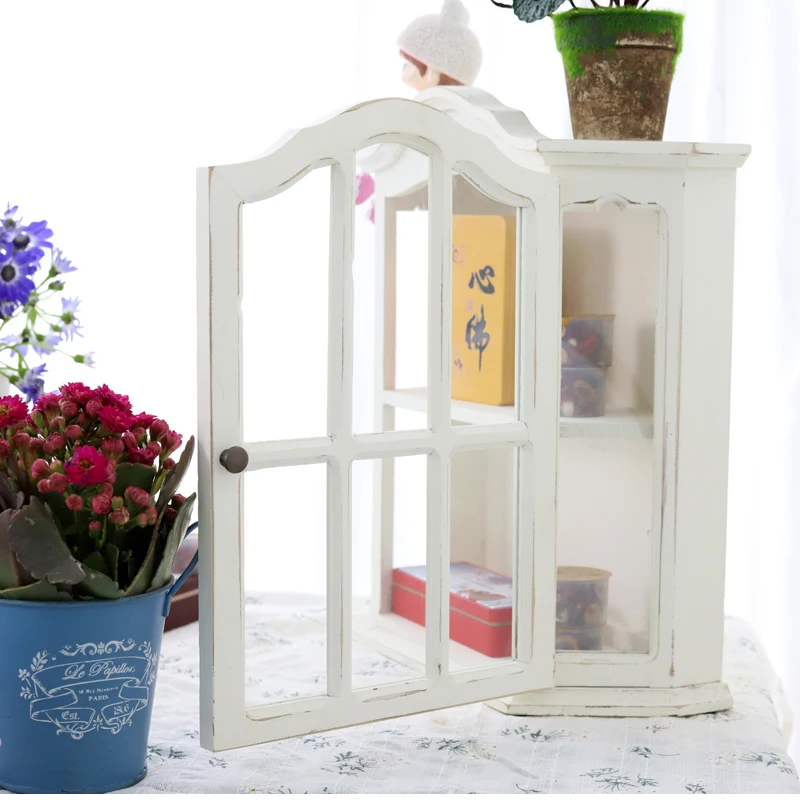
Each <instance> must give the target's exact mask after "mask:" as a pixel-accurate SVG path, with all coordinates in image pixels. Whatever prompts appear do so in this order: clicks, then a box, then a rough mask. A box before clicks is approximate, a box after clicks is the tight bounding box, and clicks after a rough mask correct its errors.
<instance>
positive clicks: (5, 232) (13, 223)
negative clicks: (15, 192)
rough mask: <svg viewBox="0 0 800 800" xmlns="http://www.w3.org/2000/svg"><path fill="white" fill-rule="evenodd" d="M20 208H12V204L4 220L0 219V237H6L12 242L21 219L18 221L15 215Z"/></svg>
mask: <svg viewBox="0 0 800 800" xmlns="http://www.w3.org/2000/svg"><path fill="white" fill-rule="evenodd" d="M18 209H19V206H12V205H11V204H10V203H9V205H8V207H7V208H6V213H5V214H3V218H2V219H0V236H3V237H6V238H8V239H9V241H10V240H11V238H13V233H12V231H14V230H15V229H16V228H17V227H18V226H19V223H20V221H19V219H17V218H16V217H15V216H14V215H15V214H16V213H17V211H18Z"/></svg>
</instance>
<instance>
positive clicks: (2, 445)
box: [0, 439, 11, 458]
mask: <svg viewBox="0 0 800 800" xmlns="http://www.w3.org/2000/svg"><path fill="white" fill-rule="evenodd" d="M10 449H11V447H10V445H9V444H8V440H7V439H0V458H5V457H6V456H7V455H8V451H9V450H10Z"/></svg>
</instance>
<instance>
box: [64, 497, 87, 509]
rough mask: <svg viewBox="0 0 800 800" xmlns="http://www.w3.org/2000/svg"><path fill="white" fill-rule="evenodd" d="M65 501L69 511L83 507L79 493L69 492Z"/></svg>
mask: <svg viewBox="0 0 800 800" xmlns="http://www.w3.org/2000/svg"><path fill="white" fill-rule="evenodd" d="M66 502H67V508H68V509H69V510H70V511H80V510H81V509H82V508H83V498H82V497H81V496H80V495H79V494H71V495H70V496H69V497H67V501H66Z"/></svg>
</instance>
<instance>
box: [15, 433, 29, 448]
mask: <svg viewBox="0 0 800 800" xmlns="http://www.w3.org/2000/svg"><path fill="white" fill-rule="evenodd" d="M12 441H13V442H14V447H16V449H17V450H19V451H20V452H21V453H26V452H27V451H28V447H29V445H30V443H31V437H30V434H27V433H25V432H24V431H18V432H17V433H15V434H14V436H13V439H12Z"/></svg>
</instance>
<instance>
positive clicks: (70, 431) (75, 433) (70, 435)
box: [64, 425, 83, 440]
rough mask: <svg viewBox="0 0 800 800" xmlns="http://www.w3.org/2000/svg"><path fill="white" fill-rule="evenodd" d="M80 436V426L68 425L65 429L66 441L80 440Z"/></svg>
mask: <svg viewBox="0 0 800 800" xmlns="http://www.w3.org/2000/svg"><path fill="white" fill-rule="evenodd" d="M82 435H83V430H82V429H81V426H80V425H68V426H67V429H66V430H65V431H64V436H66V437H67V439H73V440H75V439H80V438H81V436H82Z"/></svg>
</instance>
